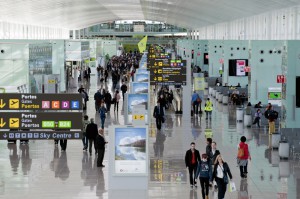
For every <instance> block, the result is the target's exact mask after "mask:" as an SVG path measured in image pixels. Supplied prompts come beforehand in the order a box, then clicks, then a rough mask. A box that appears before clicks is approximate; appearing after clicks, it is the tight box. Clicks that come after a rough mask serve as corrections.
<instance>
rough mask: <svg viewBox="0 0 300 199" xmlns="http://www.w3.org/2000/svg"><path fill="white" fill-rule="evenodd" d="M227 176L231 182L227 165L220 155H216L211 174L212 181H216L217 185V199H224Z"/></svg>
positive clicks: (227, 181)
mask: <svg viewBox="0 0 300 199" xmlns="http://www.w3.org/2000/svg"><path fill="white" fill-rule="evenodd" d="M228 175H229V178H230V180H232V175H231V172H230V169H229V166H228V164H227V163H226V162H224V160H223V158H222V156H221V155H218V157H217V159H216V162H215V166H214V172H213V180H216V182H217V185H218V199H224V198H225V193H226V188H227V184H228V183H229V180H228Z"/></svg>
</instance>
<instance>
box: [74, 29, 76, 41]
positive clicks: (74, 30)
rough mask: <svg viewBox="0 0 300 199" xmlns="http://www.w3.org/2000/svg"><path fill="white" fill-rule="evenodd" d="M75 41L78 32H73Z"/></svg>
mask: <svg viewBox="0 0 300 199" xmlns="http://www.w3.org/2000/svg"><path fill="white" fill-rule="evenodd" d="M73 39H76V30H73Z"/></svg>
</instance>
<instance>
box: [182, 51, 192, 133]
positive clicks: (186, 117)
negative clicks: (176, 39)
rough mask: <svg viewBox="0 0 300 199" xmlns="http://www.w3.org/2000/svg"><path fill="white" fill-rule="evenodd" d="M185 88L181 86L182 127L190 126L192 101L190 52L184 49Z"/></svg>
mask: <svg viewBox="0 0 300 199" xmlns="http://www.w3.org/2000/svg"><path fill="white" fill-rule="evenodd" d="M185 53H186V86H183V93H182V95H183V99H182V100H183V101H182V125H183V126H185V127H188V126H190V125H191V101H192V77H191V75H192V70H191V50H190V48H189V49H186V52H185Z"/></svg>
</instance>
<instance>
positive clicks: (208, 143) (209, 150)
mask: <svg viewBox="0 0 300 199" xmlns="http://www.w3.org/2000/svg"><path fill="white" fill-rule="evenodd" d="M211 143H212V139H211V138H207V139H206V144H207V145H206V150H205V151H206V154H208V157H207V160H208V162H210V161H211V159H210V155H209V154H210V153H211Z"/></svg>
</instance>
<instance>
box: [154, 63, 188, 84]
mask: <svg viewBox="0 0 300 199" xmlns="http://www.w3.org/2000/svg"><path fill="white" fill-rule="evenodd" d="M150 84H151V85H159V84H161V85H186V60H164V59H163V60H161V59H157V60H155V61H154V63H153V66H152V67H151V68H150Z"/></svg>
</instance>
